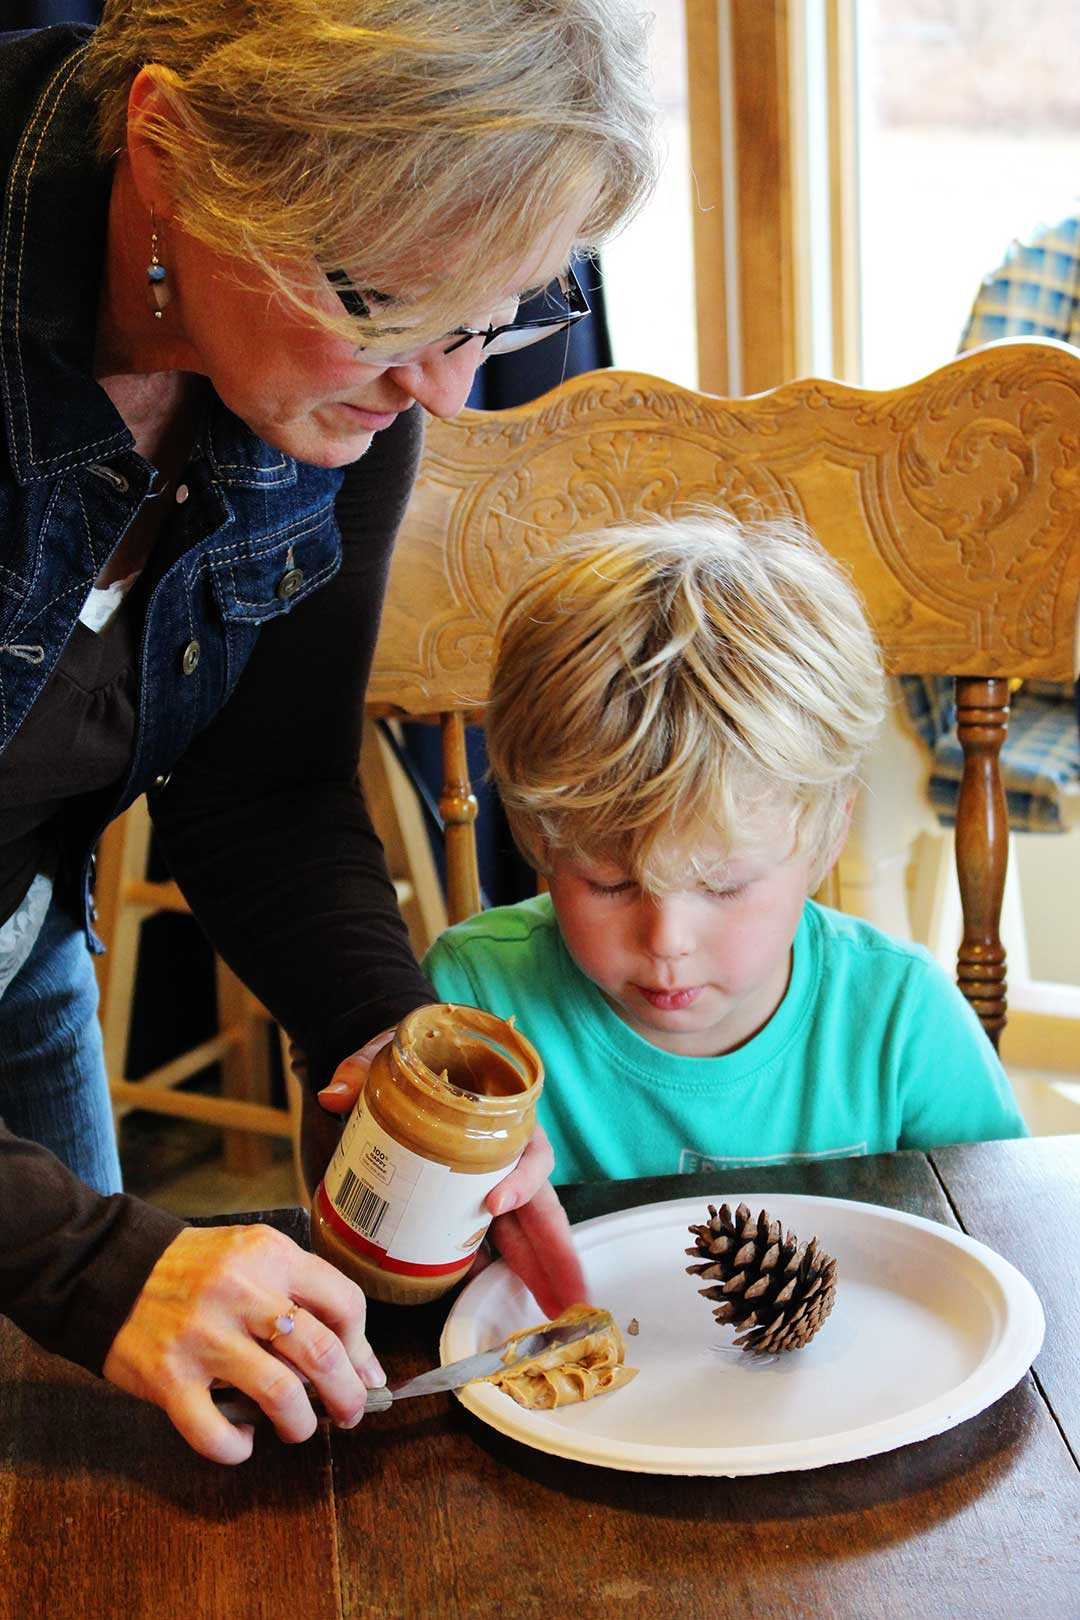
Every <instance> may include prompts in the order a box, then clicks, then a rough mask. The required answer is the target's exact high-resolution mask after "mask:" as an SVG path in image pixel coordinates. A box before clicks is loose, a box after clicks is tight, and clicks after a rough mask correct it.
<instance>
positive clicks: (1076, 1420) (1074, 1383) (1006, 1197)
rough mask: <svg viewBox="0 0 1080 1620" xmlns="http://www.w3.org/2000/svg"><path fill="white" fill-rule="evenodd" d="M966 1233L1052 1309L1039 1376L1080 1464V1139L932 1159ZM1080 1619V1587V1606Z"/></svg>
mask: <svg viewBox="0 0 1080 1620" xmlns="http://www.w3.org/2000/svg"><path fill="white" fill-rule="evenodd" d="M930 1157H931V1160H932V1162H933V1165H934V1168H935V1169H936V1170H937V1172H938V1174H939V1175H940V1177H941V1179H942V1182H943V1183H944V1186H945V1188H946V1189H947V1191H948V1194H949V1198H950V1200H951V1202H952V1206H953V1208H954V1209H955V1211H956V1213H957V1215H958V1216H959V1219H960V1224H961V1226H962V1227H963V1229H964V1231H965V1232H967V1233H969V1234H970V1235H971V1236H972V1237H975V1238H978V1239H979V1240H980V1242H982V1243H988V1244H989V1245H990V1247H991V1248H992V1249H996V1250H997V1252H998V1253H999V1254H1002V1255H1004V1256H1005V1258H1006V1260H1011V1261H1012V1263H1013V1265H1014V1266H1015V1267H1016V1268H1017V1270H1018V1271H1022V1272H1023V1274H1024V1276H1025V1277H1026V1278H1027V1279H1028V1281H1029V1282H1030V1283H1031V1284H1032V1286H1033V1287H1034V1289H1035V1292H1036V1293H1037V1294H1038V1296H1039V1298H1040V1299H1041V1300H1042V1305H1043V1310H1044V1311H1045V1312H1046V1341H1045V1343H1044V1345H1043V1348H1042V1351H1041V1353H1040V1355H1039V1357H1038V1359H1037V1360H1036V1362H1035V1376H1036V1378H1037V1379H1038V1382H1039V1384H1040V1387H1041V1389H1042V1391H1043V1394H1044V1395H1045V1397H1046V1399H1047V1402H1048V1403H1049V1405H1050V1407H1051V1409H1052V1411H1053V1412H1054V1415H1055V1417H1056V1418H1057V1420H1058V1422H1059V1423H1060V1424H1061V1427H1062V1429H1063V1431H1064V1433H1065V1436H1066V1438H1067V1439H1068V1442H1069V1445H1070V1447H1071V1448H1072V1453H1073V1456H1074V1457H1075V1458H1077V1460H1078V1462H1080V1281H1078V1280H1077V1267H1076V1264H1075V1263H1074V1261H1073V1260H1072V1259H1071V1258H1070V1257H1072V1256H1075V1255H1076V1254H1077V1253H1078V1251H1080V1136H1036V1137H1032V1138H1031V1140H1030V1141H1027V1142H979V1143H975V1144H973V1145H972V1146H970V1147H955V1148H936V1149H935V1150H934V1152H933V1153H932V1154H931V1155H930ZM1073 1608H1074V1610H1075V1612H1076V1614H1078V1615H1080V1588H1078V1590H1077V1594H1076V1599H1075V1602H1074V1605H1073Z"/></svg>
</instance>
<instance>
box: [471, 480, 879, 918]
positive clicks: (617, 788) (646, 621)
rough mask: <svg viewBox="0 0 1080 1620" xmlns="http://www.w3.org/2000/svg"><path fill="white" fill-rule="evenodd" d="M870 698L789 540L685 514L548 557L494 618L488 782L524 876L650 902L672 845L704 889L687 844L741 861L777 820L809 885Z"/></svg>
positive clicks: (823, 597) (841, 601)
mask: <svg viewBox="0 0 1080 1620" xmlns="http://www.w3.org/2000/svg"><path fill="white" fill-rule="evenodd" d="M884 691H885V688H884V675H883V671H882V665H881V658H880V655H879V652H878V649H877V645H876V643H875V641H874V637H873V635H872V633H871V631H870V628H869V626H868V624H867V622H866V618H865V615H864V613H863V610H862V607H861V605H860V602H859V599H858V597H857V595H856V593H855V591H854V589H853V588H852V586H851V584H850V582H849V581H848V580H847V578H846V577H845V575H844V573H843V572H842V570H841V569H840V567H839V566H838V565H837V564H836V563H835V562H834V561H833V560H832V559H831V558H830V557H829V556H828V555H827V554H826V552H825V551H824V550H823V549H822V547H821V546H820V545H819V544H818V543H817V541H816V540H814V539H813V537H812V536H810V535H809V534H807V533H806V532H805V531H804V530H802V529H800V528H799V527H797V526H796V525H794V524H791V523H777V522H761V523H756V524H743V523H738V522H736V521H735V520H734V519H732V518H730V517H727V516H725V515H723V514H721V513H718V512H702V513H698V514H695V515H694V516H692V517H688V518H685V519H679V520H671V521H656V522H654V523H650V524H641V525H634V526H625V527H620V528H615V529H608V530H605V531H604V532H602V533H599V534H595V535H591V536H588V537H587V538H584V539H579V540H577V541H575V542H573V543H572V544H570V545H569V546H568V547H566V548H565V549H564V550H561V551H560V552H559V553H557V554H556V555H555V556H553V557H548V558H547V559H546V560H545V562H544V564H543V566H542V567H541V568H540V569H539V570H538V571H537V572H536V573H534V574H533V575H532V577H531V578H529V579H528V580H527V581H526V582H525V583H524V584H523V585H522V586H521V587H520V588H519V590H518V591H517V593H516V594H515V595H514V596H513V598H512V599H511V600H510V601H509V603H508V604H507V606H506V608H505V610H504V613H503V617H502V620H501V622H500V625H499V630H498V635H497V642H496V663H495V670H494V676H493V685H492V693H491V701H490V705H489V709H488V714H487V737H488V750H489V755H490V761H491V773H492V776H493V778H494V780H495V782H496V784H497V786H498V788H499V791H500V793H501V796H502V799H503V802H504V804H505V806H506V811H507V815H508V818H509V821H510V825H511V828H512V830H513V833H514V836H515V838H516V840H517V842H518V844H519V846H520V847H521V849H522V851H523V852H524V854H525V855H526V856H527V858H528V859H529V860H530V861H531V862H532V863H533V864H534V865H535V866H536V867H537V868H538V870H541V871H543V870H544V869H545V868H547V867H548V866H549V865H550V862H551V860H552V858H553V856H557V855H558V854H560V853H561V854H563V855H570V856H571V857H581V856H585V857H592V858H597V857H601V858H604V859H608V860H612V861H614V862H615V864H616V865H618V866H619V867H621V868H623V869H624V870H626V871H627V872H628V873H630V874H631V875H632V876H633V877H634V878H635V879H637V880H638V881H639V882H641V883H643V884H644V885H645V886H646V887H647V888H650V889H653V890H657V889H661V888H663V887H664V886H665V884H666V883H668V882H670V881H671V880H672V874H671V873H668V872H665V871H664V870H663V869H661V868H660V867H659V865H658V863H657V859H656V855H657V850H658V847H659V846H660V845H661V844H666V845H670V842H671V839H672V836H673V835H674V837H675V838H676V840H677V843H678V847H679V849H680V850H685V851H686V853H687V855H688V865H689V867H690V868H691V869H692V870H695V871H696V875H697V876H698V877H706V876H707V875H708V872H707V871H706V870H704V869H703V868H702V867H701V866H699V865H697V864H696V863H695V860H694V854H693V841H694V840H695V839H698V840H700V841H702V842H704V841H706V840H707V841H708V842H709V843H710V844H711V845H712V846H713V847H715V845H716V844H717V843H719V845H720V847H721V849H722V850H724V851H727V852H730V851H732V850H735V849H739V850H742V849H745V848H747V847H748V846H750V847H752V846H753V844H754V843H755V842H760V841H763V840H764V839H766V838H768V837H771V836H772V835H773V834H775V832H776V829H777V817H778V816H779V817H781V818H782V820H783V822H784V824H785V827H786V828H789V829H790V832H791V835H792V840H793V843H792V848H793V851H796V852H798V853H800V854H807V855H808V856H809V857H810V859H811V861H812V864H813V872H814V876H813V886H816V883H817V882H819V881H820V879H821V877H822V876H823V875H824V871H825V870H826V868H827V865H828V862H829V858H830V855H831V853H832V851H833V849H834V848H835V845H836V843H837V842H838V840H839V838H840V836H841V835H842V833H843V830H844V825H845V819H846V814H847V803H848V801H849V799H850V797H851V795H852V794H853V792H854V790H855V786H856V783H857V773H858V769H859V764H860V761H861V759H862V756H863V754H864V752H865V750H866V749H867V747H868V746H869V744H870V742H871V741H872V739H873V737H874V734H875V732H876V731H877V729H878V726H879V725H880V723H881V719H882V716H883V714H884ZM710 870H711V868H710ZM680 877H681V874H680Z"/></svg>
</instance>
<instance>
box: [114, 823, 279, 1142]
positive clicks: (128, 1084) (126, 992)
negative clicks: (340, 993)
mask: <svg viewBox="0 0 1080 1620" xmlns="http://www.w3.org/2000/svg"><path fill="white" fill-rule="evenodd" d="M149 849H150V818H149V815H148V814H147V810H146V801H145V799H138V800H136V802H135V803H134V804H133V805H132V806H131V807H130V809H128V810H127V811H126V812H125V813H124V815H123V816H121V817H120V818H119V819H118V820H116V821H114V822H113V823H112V825H111V826H110V827H108V828H107V830H106V832H105V834H104V836H103V837H102V840H101V844H100V846H99V849H98V858H97V884H96V887H95V904H96V907H97V913H98V918H97V928H98V932H99V934H100V935H101V938H102V940H103V942H104V944H105V946H106V952H105V955H104V956H99V957H97V958H96V959H95V965H96V968H97V975H98V993H99V996H100V1011H99V1016H100V1019H101V1028H102V1037H103V1041H104V1046H105V1065H106V1069H107V1071H108V1075H109V1090H110V1094H111V1096H112V1100H113V1105H114V1109H116V1110H117V1111H120V1110H122V1109H127V1108H140V1109H144V1110H146V1111H147V1112H150V1113H157V1114H167V1115H171V1116H172V1117H174V1118H181V1119H195V1120H200V1121H202V1122H203V1123H204V1124H208V1125H216V1126H220V1127H221V1128H222V1129H223V1130H224V1131H225V1163H226V1167H227V1168H228V1169H229V1170H231V1171H234V1172H236V1173H237V1174H250V1173H253V1172H254V1171H257V1170H261V1169H264V1168H265V1167H266V1165H267V1164H268V1163H269V1161H270V1156H271V1139H272V1138H273V1137H275V1136H279V1137H292V1138H294V1139H295V1136H296V1133H297V1129H298V1118H299V1115H298V1110H297V1107H296V1106H295V1103H294V1102H293V1101H292V1099H290V1106H289V1107H285V1108H277V1107H273V1106H271V1103H270V1073H271V1071H270V1044H269V1043H270V1041H271V1040H272V1039H276V1033H275V1026H274V1024H273V1022H272V1021H271V1020H270V1017H269V1014H268V1013H267V1012H266V1010H265V1008H263V1007H262V1006H261V1005H260V1003H259V1002H258V1001H257V1000H256V999H255V997H254V996H253V995H252V994H251V992H250V991H249V990H247V989H246V988H245V987H244V985H242V984H241V983H240V980H239V979H238V978H237V977H236V975H235V974H234V973H233V972H232V971H231V970H230V969H229V968H228V967H227V966H226V964H225V963H224V962H223V961H222V960H221V958H220V957H217V956H215V958H214V979H215V990H216V998H217V1028H216V1030H215V1031H214V1032H213V1033H212V1034H211V1035H210V1036H209V1037H208V1039H206V1040H205V1041H200V1042H199V1043H198V1044H197V1045H195V1046H193V1047H191V1048H190V1049H188V1050H187V1051H184V1052H182V1053H180V1054H179V1055H178V1056H177V1057H175V1058H173V1059H172V1060H171V1061H170V1062H169V1063H165V1064H162V1065H160V1066H159V1067H158V1068H156V1069H154V1070H152V1071H151V1072H150V1073H149V1074H146V1075H143V1076H142V1077H141V1078H140V1079H138V1080H132V1079H129V1078H128V1074H127V1066H126V1065H127V1048H128V1039H129V1036H130V1031H131V1018H132V1010H133V1005H134V998H135V975H136V969H137V966H138V954H139V939H140V935H141V932H142V925H143V923H144V922H145V921H146V920H147V918H148V917H151V916H154V915H155V914H156V913H158V912H163V911H164V912H178V913H185V912H187V910H188V905H187V901H186V900H185V899H184V897H183V895H182V894H181V892H180V890H179V888H178V887H177V885H176V884H175V883H172V882H151V881H149V880H148V879H147V876H146V870H147V858H148V855H149ZM214 1063H217V1064H219V1065H220V1067H221V1074H222V1085H221V1092H222V1095H221V1096H207V1095H204V1094H203V1093H201V1092H192V1091H181V1090H179V1089H177V1088H178V1087H179V1086H180V1085H181V1083H182V1082H183V1081H184V1080H187V1079H190V1078H191V1077H192V1076H194V1075H196V1074H199V1073H200V1072H201V1071H202V1070H204V1069H207V1068H209V1066H210V1065H211V1064H214Z"/></svg>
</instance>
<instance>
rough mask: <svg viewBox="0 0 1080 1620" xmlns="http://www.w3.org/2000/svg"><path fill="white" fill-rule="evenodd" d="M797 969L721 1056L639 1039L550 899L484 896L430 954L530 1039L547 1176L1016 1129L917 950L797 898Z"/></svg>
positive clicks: (766, 1158) (459, 994)
mask: <svg viewBox="0 0 1080 1620" xmlns="http://www.w3.org/2000/svg"><path fill="white" fill-rule="evenodd" d="M793 956H794V960H793V963H792V973H791V981H790V983H789V985H788V989H787V993H786V994H785V996H784V999H783V1001H782V1002H781V1003H780V1006H779V1007H778V1008H777V1010H776V1012H775V1013H774V1014H773V1016H772V1018H771V1019H770V1020H769V1022H768V1023H767V1024H766V1026H765V1028H764V1029H762V1030H761V1031H760V1032H759V1033H758V1034H757V1035H755V1036H754V1038H753V1039H752V1040H750V1041H747V1042H746V1044H745V1045H744V1046H741V1047H739V1048H738V1050H737V1051H734V1052H728V1053H725V1054H724V1055H723V1056H722V1057H708V1058H690V1057H678V1056H675V1055H673V1054H672V1053H669V1052H664V1051H661V1050H660V1049H659V1047H656V1046H653V1045H651V1044H650V1043H649V1042H648V1041H646V1040H644V1039H643V1038H642V1037H641V1036H640V1035H638V1034H636V1033H635V1032H634V1031H633V1030H632V1029H631V1028H630V1027H629V1025H627V1024H625V1023H623V1021H622V1019H621V1018H620V1017H619V1016H618V1014H617V1013H615V1012H614V1011H613V1010H612V1009H611V1007H609V1006H608V1004H607V1002H606V1001H605V1000H604V998H603V996H602V995H601V994H600V992H599V990H597V988H596V987H595V985H594V984H593V983H592V982H591V980H589V979H587V978H586V977H585V976H584V974H583V973H582V972H581V971H580V970H579V968H578V967H577V966H576V965H575V963H574V962H573V961H572V960H571V958H570V956H569V954H568V952H567V950H566V948H565V946H564V945H563V942H562V936H561V934H560V933H559V928H558V924H557V923H556V920H555V914H554V911H553V909H552V905H551V900H550V897H549V896H548V895H538V896H537V897H536V899H534V900H525V901H522V902H521V903H520V904H519V905H516V906H500V907H497V908H496V909H494V910H492V911H485V912H482V913H481V914H480V915H479V916H476V917H472V918H470V919H469V920H468V921H467V922H464V923H459V924H458V925H457V926H456V927H454V928H451V929H448V931H447V932H446V933H445V934H443V935H442V937H441V938H440V939H438V940H436V942H435V944H434V945H433V946H432V948H431V950H430V951H429V952H428V954H427V957H426V958H425V962H424V966H425V969H426V971H427V973H428V974H429V976H430V978H431V981H432V983H433V984H434V985H435V987H436V989H437V990H438V992H439V995H440V997H441V998H442V999H443V1000H445V1001H456V1002H462V1003H464V1004H466V1005H468V1006H474V1007H485V1008H487V1010H488V1011H489V1012H493V1013H497V1014H499V1015H500V1016H501V1017H503V1018H508V1017H510V1016H511V1015H513V1017H514V1018H515V1019H516V1021H517V1025H518V1028H519V1029H521V1030H522V1031H523V1032H524V1033H525V1034H526V1035H527V1036H528V1037H529V1039H530V1040H531V1041H532V1042H533V1044H534V1045H535V1046H536V1047H537V1049H538V1050H539V1052H540V1056H541V1057H542V1059H543V1062H544V1071H545V1081H544V1091H543V1095H542V1097H541V1100H540V1121H541V1123H542V1124H543V1126H544V1128H545V1130H546V1131H547V1133H548V1136H549V1137H550V1138H551V1143H552V1146H553V1147H554V1149H555V1170H554V1174H553V1177H552V1179H553V1180H554V1181H557V1182H565V1181H603V1180H607V1179H610V1178H620V1177H625V1176H644V1175H665V1174H671V1173H678V1172H681V1171H690V1170H708V1169H720V1168H724V1167H727V1166H742V1165H759V1164H775V1163H777V1162H779V1161H781V1160H792V1159H824V1158H836V1157H838V1156H852V1155H856V1154H863V1153H884V1152H891V1151H892V1150H893V1149H895V1148H931V1147H936V1146H940V1145H941V1144H943V1143H947V1142H978V1141H991V1140H994V1139H996V1138H1001V1137H1010V1136H1026V1135H1027V1134H1028V1133H1027V1128H1026V1126H1025V1125H1024V1121H1023V1118H1022V1116H1021V1114H1020V1110H1019V1109H1018V1107H1017V1105H1016V1100H1015V1098H1014V1097H1013V1094H1012V1090H1011V1088H1010V1086H1009V1082H1008V1079H1007V1078H1006V1075H1005V1072H1004V1070H1003V1069H1002V1067H1001V1064H1000V1062H999V1061H998V1058H997V1055H996V1053H995V1052H994V1049H993V1047H992V1046H991V1044H990V1042H989V1041H988V1040H987V1038H986V1035H985V1034H984V1033H983V1030H982V1027H981V1025H980V1024H979V1021H978V1019H977V1018H976V1016H975V1014H974V1012H973V1011H972V1010H971V1008H970V1007H969V1006H968V1004H967V1002H966V1001H965V1000H964V997H963V996H962V995H961V994H960V991H959V990H958V989H957V988H956V986H955V985H954V984H953V983H952V982H951V981H950V980H949V978H948V977H947V976H946V975H945V973H944V972H943V971H942V969H941V968H940V967H939V966H938V964H937V963H936V962H935V961H934V960H933V958H932V957H931V956H930V955H929V953H928V952H927V951H925V950H923V949H922V948H921V947H919V946H917V945H910V944H906V943H904V942H902V941H900V940H895V939H891V938H889V936H888V935H886V934H882V933H881V932H879V930H878V929H876V928H873V927H872V926H871V925H870V924H869V923H866V922H863V921H861V920H860V919H859V918H855V917H847V916H844V915H842V914H841V913H839V912H835V911H830V910H828V909H826V908H825V907H823V906H819V905H816V904H815V903H814V901H812V900H808V901H807V902H806V906H805V909H804V911H803V915H802V919H801V921H800V923H799V928H798V932H797V933H796V936H795V944H794V952H793Z"/></svg>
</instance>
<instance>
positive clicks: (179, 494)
mask: <svg viewBox="0 0 1080 1620" xmlns="http://www.w3.org/2000/svg"><path fill="white" fill-rule="evenodd" d="M190 494H191V491H190V489H188V487H187V485H186V484H177V486H176V504H177V506H183V504H184V502H185V501H186V500H187V498H188V496H189V495H190Z"/></svg>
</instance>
